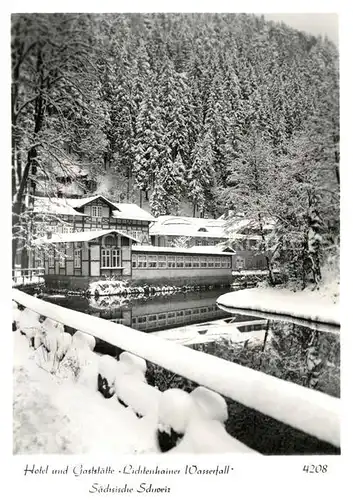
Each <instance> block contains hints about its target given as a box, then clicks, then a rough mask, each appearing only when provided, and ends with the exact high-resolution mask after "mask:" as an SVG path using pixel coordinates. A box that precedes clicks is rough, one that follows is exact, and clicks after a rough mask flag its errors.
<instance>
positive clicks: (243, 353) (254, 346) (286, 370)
mask: <svg viewBox="0 0 353 500" xmlns="http://www.w3.org/2000/svg"><path fill="white" fill-rule="evenodd" d="M339 340H340V337H339V335H337V334H334V333H328V332H322V331H318V330H312V329H310V328H308V327H304V326H299V325H295V324H291V323H288V322H284V321H271V320H267V327H266V331H265V335H264V336H263V339H262V341H259V338H258V337H257V336H253V337H251V338H249V339H247V340H245V341H244V342H238V343H234V342H229V341H227V340H224V339H220V340H218V341H217V342H214V343H212V345H210V344H198V345H194V346H193V348H194V349H196V350H199V351H200V350H201V351H203V352H207V353H209V354H212V355H214V356H217V357H219V358H223V359H226V360H228V361H232V362H234V363H238V364H240V365H242V366H247V367H249V368H253V369H255V370H259V371H262V372H264V373H267V374H269V375H273V376H274V377H277V378H281V379H284V380H288V381H290V382H294V383H296V384H298V385H302V386H304V387H309V388H311V389H315V390H318V391H321V392H324V393H326V394H329V395H331V396H335V397H339V396H340V342H339Z"/></svg>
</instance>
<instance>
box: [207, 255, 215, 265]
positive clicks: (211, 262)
mask: <svg viewBox="0 0 353 500" xmlns="http://www.w3.org/2000/svg"><path fill="white" fill-rule="evenodd" d="M207 267H214V257H208V259H207Z"/></svg>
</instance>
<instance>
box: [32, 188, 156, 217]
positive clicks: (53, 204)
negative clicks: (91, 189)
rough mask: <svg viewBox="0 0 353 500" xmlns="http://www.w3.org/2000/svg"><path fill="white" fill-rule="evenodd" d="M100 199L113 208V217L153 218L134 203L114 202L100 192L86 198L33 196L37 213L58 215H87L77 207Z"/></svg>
mask: <svg viewBox="0 0 353 500" xmlns="http://www.w3.org/2000/svg"><path fill="white" fill-rule="evenodd" d="M97 199H101V200H103V201H104V202H105V203H107V205H109V206H110V207H111V208H112V209H113V218H115V219H126V220H140V221H146V222H152V221H154V220H155V218H154V217H153V216H152V215H151V214H150V213H148V212H147V211H146V210H143V209H142V208H140V207H139V206H138V205H136V204H135V203H114V202H112V201H110V200H108V198H106V197H105V196H102V195H100V194H98V195H95V196H89V197H86V198H54V197H53V198H45V197H35V200H34V211H35V212H38V213H51V214H58V215H79V216H81V217H82V216H84V217H87V214H83V213H81V212H78V211H77V210H75V209H77V208H81V207H84V206H85V205H87V203H91V202H92V201H94V200H97Z"/></svg>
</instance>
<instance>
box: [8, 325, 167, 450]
mask: <svg viewBox="0 0 353 500" xmlns="http://www.w3.org/2000/svg"><path fill="white" fill-rule="evenodd" d="M14 335H15V341H14V348H15V353H14V354H15V356H14V412H13V444H14V453H15V454H19V453H24V454H39V453H48V454H54V453H59V454H85V453H123V454H126V453H149V452H152V453H156V452H158V451H159V450H158V447H157V444H156V439H155V422H153V421H152V420H148V419H138V418H137V417H136V416H135V415H134V413H133V412H131V410H129V409H127V408H124V407H123V406H122V405H120V404H119V403H118V401H117V400H114V399H112V400H108V399H104V398H103V397H102V396H101V395H100V394H99V393H98V392H94V391H92V390H91V389H89V388H88V387H85V386H83V385H82V384H77V383H74V382H72V381H71V380H63V379H61V378H58V377H56V376H54V375H51V374H50V373H48V372H47V371H45V370H42V369H41V368H40V367H39V366H38V365H37V364H36V362H35V360H34V351H33V350H32V349H30V347H29V344H28V341H27V340H26V338H25V337H24V336H23V335H22V336H21V335H20V333H19V331H17V332H15V334H14ZM91 354H93V353H91ZM117 429H119V430H121V431H120V432H117Z"/></svg>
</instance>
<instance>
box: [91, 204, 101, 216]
mask: <svg viewBox="0 0 353 500" xmlns="http://www.w3.org/2000/svg"><path fill="white" fill-rule="evenodd" d="M91 215H92V217H102V207H100V206H98V205H94V206H93V207H91Z"/></svg>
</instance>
